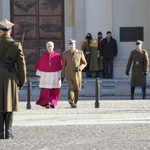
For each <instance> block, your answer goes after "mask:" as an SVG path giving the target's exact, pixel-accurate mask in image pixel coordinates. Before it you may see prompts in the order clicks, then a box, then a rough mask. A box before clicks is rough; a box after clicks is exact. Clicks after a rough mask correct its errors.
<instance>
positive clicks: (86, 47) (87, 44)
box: [81, 33, 93, 77]
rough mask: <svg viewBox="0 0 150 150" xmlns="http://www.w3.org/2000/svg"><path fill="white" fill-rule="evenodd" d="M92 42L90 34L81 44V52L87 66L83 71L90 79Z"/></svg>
mask: <svg viewBox="0 0 150 150" xmlns="http://www.w3.org/2000/svg"><path fill="white" fill-rule="evenodd" d="M92 41H93V38H92V34H91V33H87V34H86V37H85V40H84V41H82V42H81V50H83V53H84V56H85V59H86V62H87V65H86V67H85V68H84V70H83V71H85V72H86V77H92V72H91V70H90V66H91V43H92Z"/></svg>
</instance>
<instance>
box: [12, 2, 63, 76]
mask: <svg viewBox="0 0 150 150" xmlns="http://www.w3.org/2000/svg"><path fill="white" fill-rule="evenodd" d="M10 3H11V21H12V22H13V23H14V24H15V26H14V27H13V33H12V36H13V38H14V39H15V40H18V41H20V42H21V43H22V46H23V50H24V54H25V57H26V64H27V71H28V76H35V70H34V65H35V63H36V61H37V59H38V58H39V57H40V55H41V54H42V53H43V52H45V51H46V46H45V45H46V42H48V41H53V42H54V44H55V51H57V52H59V53H60V54H61V53H62V51H63V50H64V0H10Z"/></svg>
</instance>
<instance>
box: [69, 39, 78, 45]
mask: <svg viewBox="0 0 150 150" xmlns="http://www.w3.org/2000/svg"><path fill="white" fill-rule="evenodd" d="M67 43H68V44H76V40H74V39H70V40H69V41H68V42H67Z"/></svg>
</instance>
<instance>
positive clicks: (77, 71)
mask: <svg viewBox="0 0 150 150" xmlns="http://www.w3.org/2000/svg"><path fill="white" fill-rule="evenodd" d="M68 44H69V50H67V51H65V52H63V63H62V72H61V77H62V78H61V79H62V81H63V80H64V77H65V78H66V80H67V84H68V101H69V103H70V105H71V107H72V108H76V104H77V102H78V95H79V90H80V89H81V84H82V70H83V69H84V68H85V66H86V65H87V62H86V60H85V57H84V54H83V51H82V50H78V49H76V41H75V40H73V39H70V40H69V41H68Z"/></svg>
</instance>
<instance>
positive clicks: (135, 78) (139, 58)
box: [125, 40, 149, 99]
mask: <svg viewBox="0 0 150 150" xmlns="http://www.w3.org/2000/svg"><path fill="white" fill-rule="evenodd" d="M142 43H143V42H142V41H140V40H137V41H136V49H135V50H133V51H131V54H130V56H129V59H128V63H127V67H126V72H125V73H126V75H127V76H129V71H130V67H131V64H132V76H131V99H134V90H135V86H141V87H142V98H143V99H145V98H146V75H147V72H148V66H149V59H148V54H147V51H146V50H144V49H142Z"/></svg>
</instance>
